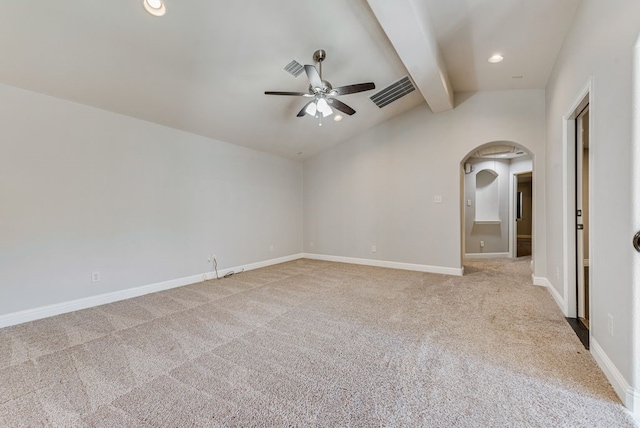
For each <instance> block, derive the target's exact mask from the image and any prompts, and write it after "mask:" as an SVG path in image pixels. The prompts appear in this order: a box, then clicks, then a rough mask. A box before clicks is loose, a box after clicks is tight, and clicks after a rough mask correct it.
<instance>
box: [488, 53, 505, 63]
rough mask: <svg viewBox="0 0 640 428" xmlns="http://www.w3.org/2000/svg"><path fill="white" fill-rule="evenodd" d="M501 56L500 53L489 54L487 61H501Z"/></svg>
mask: <svg viewBox="0 0 640 428" xmlns="http://www.w3.org/2000/svg"><path fill="white" fill-rule="evenodd" d="M503 59H504V58H503V56H502V55H500V54H495V55H493V56H490V57H489V59H488V60H487V61H489V62H490V63H491V64H497V63H499V62H502V60H503Z"/></svg>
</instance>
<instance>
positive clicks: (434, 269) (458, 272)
mask: <svg viewBox="0 0 640 428" xmlns="http://www.w3.org/2000/svg"><path fill="white" fill-rule="evenodd" d="M303 256H304V258H306V259H312V260H323V261H326V262H339V263H350V264H355V265H365V266H377V267H384V268H391V269H403V270H412V271H418V272H428V273H440V274H444V275H455V276H462V274H463V273H464V268H449V267H442V266H429V265H418V264H412V263H401V262H388V261H384V260H372V259H359V258H355V257H342V256H329V255H326V254H311V253H304V254H303Z"/></svg>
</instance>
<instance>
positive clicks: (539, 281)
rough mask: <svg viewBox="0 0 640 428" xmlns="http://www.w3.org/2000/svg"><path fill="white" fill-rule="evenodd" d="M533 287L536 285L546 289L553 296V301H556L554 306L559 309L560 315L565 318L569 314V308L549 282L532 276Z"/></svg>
mask: <svg viewBox="0 0 640 428" xmlns="http://www.w3.org/2000/svg"><path fill="white" fill-rule="evenodd" d="M532 277H533V285H538V286H540V287H546V288H547V290H549V292H550V293H551V295H552V296H553V299H554V300H555V301H556V304H557V305H558V306H559V307H560V310H561V311H562V314H563V315H564V316H565V317H566V316H567V315H568V314H569V307H568V306H567V302H565V300H564V298H563V297H562V296H561V295H560V293H558V290H556V288H555V287H554V286H553V284H551V282H550V281H549V280H548V279H547V278H545V277H542V276H533V275H532Z"/></svg>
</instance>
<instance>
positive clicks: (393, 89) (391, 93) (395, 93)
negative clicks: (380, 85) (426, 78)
mask: <svg viewBox="0 0 640 428" xmlns="http://www.w3.org/2000/svg"><path fill="white" fill-rule="evenodd" d="M415 90H416V87H415V86H413V82H411V79H410V78H409V76H406V77H404V78H402V79H400V80H398V81H397V82H396V83H392V84H391V85H389V86H387V87H386V88H384V89H383V90H381V91H380V92H378V93H377V94H373V95H371V97H369V98H371V101H373V103H374V104H375V105H377V106H378V107H380V108H382V107H384V106H386V105H389V104H391V103H392V102H394V101H396V100H398V99H400V98H402V97H404V96H405V95H407V94H409V93H411V92H413V91H415Z"/></svg>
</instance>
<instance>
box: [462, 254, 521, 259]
mask: <svg viewBox="0 0 640 428" xmlns="http://www.w3.org/2000/svg"><path fill="white" fill-rule="evenodd" d="M464 258H465V259H508V258H511V254H509V253H467V254H465V255H464Z"/></svg>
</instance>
